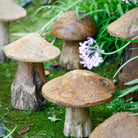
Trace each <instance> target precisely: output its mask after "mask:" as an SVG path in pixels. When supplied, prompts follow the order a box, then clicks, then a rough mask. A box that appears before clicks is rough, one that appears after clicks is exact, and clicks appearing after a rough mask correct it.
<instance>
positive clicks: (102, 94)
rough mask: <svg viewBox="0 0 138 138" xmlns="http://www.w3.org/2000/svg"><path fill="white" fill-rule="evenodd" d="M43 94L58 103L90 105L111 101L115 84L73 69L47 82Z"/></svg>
mask: <svg viewBox="0 0 138 138" xmlns="http://www.w3.org/2000/svg"><path fill="white" fill-rule="evenodd" d="M42 92H43V96H44V97H45V98H46V99H47V100H49V101H50V102H53V103H55V104H58V105H62V106H67V107H92V106H98V105H101V104H105V103H107V102H109V101H111V100H112V99H113V97H114V94H115V85H114V83H113V82H112V81H110V80H109V79H106V78H104V77H101V76H99V75H98V74H95V73H93V72H90V71H87V70H81V69H79V70H73V71H70V72H68V73H66V74H65V75H63V76H60V77H57V78H55V79H53V80H51V81H49V82H47V83H46V84H45V85H44V86H43V87H42Z"/></svg>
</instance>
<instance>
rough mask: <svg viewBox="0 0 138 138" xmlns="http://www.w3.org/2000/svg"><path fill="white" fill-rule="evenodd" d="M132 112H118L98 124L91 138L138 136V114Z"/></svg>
mask: <svg viewBox="0 0 138 138" xmlns="http://www.w3.org/2000/svg"><path fill="white" fill-rule="evenodd" d="M129 114H132V113H130V112H122V113H116V114H114V115H113V116H111V117H110V118H108V119H106V120H105V121H104V122H103V123H102V124H100V125H99V126H97V127H96V128H95V129H94V131H93V132H92V133H91V135H90V136H89V138H137V137H138V133H137V132H138V116H129Z"/></svg>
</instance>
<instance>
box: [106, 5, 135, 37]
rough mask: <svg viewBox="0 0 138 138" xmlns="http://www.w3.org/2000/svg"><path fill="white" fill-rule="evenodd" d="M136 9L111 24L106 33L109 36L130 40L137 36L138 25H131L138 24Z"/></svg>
mask: <svg viewBox="0 0 138 138" xmlns="http://www.w3.org/2000/svg"><path fill="white" fill-rule="evenodd" d="M137 13H138V7H137V8H134V9H132V10H130V11H128V12H127V13H125V14H124V15H122V16H121V17H120V18H118V19H117V20H115V21H114V22H112V23H111V24H110V25H109V26H108V27H107V31H108V32H109V34H110V35H112V36H114V37H117V38H122V39H131V38H133V37H135V36H137V35H138V25H136V24H133V23H138V14H137Z"/></svg>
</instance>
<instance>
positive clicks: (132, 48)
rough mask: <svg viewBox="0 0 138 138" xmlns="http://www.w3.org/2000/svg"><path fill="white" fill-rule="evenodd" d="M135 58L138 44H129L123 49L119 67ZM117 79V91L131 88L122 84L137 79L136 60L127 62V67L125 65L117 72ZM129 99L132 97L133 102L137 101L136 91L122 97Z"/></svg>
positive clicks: (137, 63)
mask: <svg viewBox="0 0 138 138" xmlns="http://www.w3.org/2000/svg"><path fill="white" fill-rule="evenodd" d="M135 56H138V43H130V44H129V45H128V46H127V47H126V49H125V52H124V54H123V60H122V63H121V65H122V64H124V63H125V62H126V61H128V60H129V59H131V58H133V57H135ZM118 77H119V90H124V89H127V88H129V87H132V85H125V84H124V83H127V82H129V81H132V80H134V79H137V78H138V59H135V60H133V61H131V62H129V63H128V64H127V65H125V66H124V68H123V69H122V70H121V71H120V72H119V76H118ZM131 97H133V100H134V101H138V91H135V92H133V93H129V94H127V95H126V96H124V98H125V99H127V98H131Z"/></svg>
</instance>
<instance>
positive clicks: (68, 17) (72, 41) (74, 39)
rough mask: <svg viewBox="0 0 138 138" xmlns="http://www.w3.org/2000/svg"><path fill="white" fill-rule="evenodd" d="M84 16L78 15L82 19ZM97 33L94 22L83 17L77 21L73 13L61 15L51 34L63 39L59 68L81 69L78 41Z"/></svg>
mask: <svg viewBox="0 0 138 138" xmlns="http://www.w3.org/2000/svg"><path fill="white" fill-rule="evenodd" d="M83 15H84V14H83V13H80V14H79V16H80V17H82V16H83ZM96 31H97V27H96V24H95V23H94V20H93V19H92V18H90V17H89V16H85V17H84V18H83V19H81V20H79V19H78V18H77V16H76V13H75V11H68V12H66V13H63V14H62V15H61V16H60V17H59V18H58V19H57V20H56V22H55V24H54V25H53V27H52V34H53V35H54V36H55V37H57V38H60V39H63V47H62V52H61V56H60V66H61V67H62V68H65V69H69V70H72V69H79V68H82V65H81V64H80V58H79V41H82V40H84V39H85V38H86V37H89V36H93V35H94V34H95V33H96Z"/></svg>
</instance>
